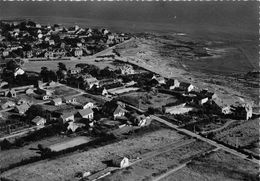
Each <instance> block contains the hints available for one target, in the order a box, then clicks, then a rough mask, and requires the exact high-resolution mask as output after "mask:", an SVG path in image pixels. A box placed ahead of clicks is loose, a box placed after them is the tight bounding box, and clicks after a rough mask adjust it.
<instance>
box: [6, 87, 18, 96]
mask: <svg viewBox="0 0 260 181" xmlns="http://www.w3.org/2000/svg"><path fill="white" fill-rule="evenodd" d="M5 95H6V97H16V91H15V90H14V89H10V90H8V91H6V92H5Z"/></svg>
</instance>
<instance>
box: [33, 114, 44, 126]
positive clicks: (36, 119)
mask: <svg viewBox="0 0 260 181" xmlns="http://www.w3.org/2000/svg"><path fill="white" fill-rule="evenodd" d="M42 119H43V120H45V119H44V118H43V117H41V116H36V117H35V118H33V120H32V122H33V123H35V124H36V123H38V122H39V121H41V120H42Z"/></svg>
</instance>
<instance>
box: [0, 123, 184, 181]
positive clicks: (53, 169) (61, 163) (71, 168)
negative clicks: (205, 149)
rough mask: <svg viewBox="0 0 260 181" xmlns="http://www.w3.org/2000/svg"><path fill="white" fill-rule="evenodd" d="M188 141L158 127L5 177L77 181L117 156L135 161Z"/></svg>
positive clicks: (39, 180)
mask: <svg viewBox="0 0 260 181" xmlns="http://www.w3.org/2000/svg"><path fill="white" fill-rule="evenodd" d="M185 138H186V137H184V136H182V135H180V134H178V133H176V132H175V131H173V130H171V129H168V128H162V127H158V128H156V129H155V130H154V131H153V132H146V133H144V134H141V135H136V136H132V137H131V136H130V137H129V138H128V139H123V140H121V141H119V142H116V143H112V144H109V145H105V146H101V147H98V148H93V149H90V150H88V151H79V152H75V153H73V154H68V155H64V156H59V157H56V158H55V159H50V160H44V161H40V162H37V163H34V164H29V165H26V166H22V167H19V168H15V169H12V170H9V171H7V172H4V173H3V174H2V175H1V176H2V177H6V178H9V179H18V180H28V181H29V180H35V179H37V180H38V181H41V180H44V181H48V180H51V181H54V180H74V179H75V178H74V174H75V173H76V172H85V171H90V172H96V171H99V170H103V169H105V168H107V164H106V162H107V161H109V160H111V159H112V158H114V157H115V156H116V155H119V156H126V157H128V158H130V159H134V158H137V157H140V155H142V154H145V153H148V152H151V151H153V150H155V149H157V148H158V147H162V146H165V145H168V144H173V143H175V142H178V141H180V140H183V139H185Z"/></svg>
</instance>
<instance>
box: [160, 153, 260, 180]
mask: <svg viewBox="0 0 260 181" xmlns="http://www.w3.org/2000/svg"><path fill="white" fill-rule="evenodd" d="M258 174H259V167H258V165H257V164H252V163H251V162H248V161H245V160H243V159H241V158H239V157H236V156H233V155H230V154H228V153H226V152H224V151H217V152H215V153H211V154H210V155H207V156H206V157H201V158H199V159H195V160H194V161H192V162H191V163H189V164H187V166H186V167H185V168H183V169H180V170H178V171H177V172H175V173H173V174H171V175H169V176H167V177H165V178H164V179H162V181H179V180H182V181H190V180H194V181H207V180H230V181H233V180H234V181H235V180H241V181H242V180H248V181H257V180H259V177H258Z"/></svg>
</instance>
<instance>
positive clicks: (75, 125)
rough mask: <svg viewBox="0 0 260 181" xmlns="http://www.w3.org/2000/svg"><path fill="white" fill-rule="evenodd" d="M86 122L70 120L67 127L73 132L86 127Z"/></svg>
mask: <svg viewBox="0 0 260 181" xmlns="http://www.w3.org/2000/svg"><path fill="white" fill-rule="evenodd" d="M84 126H85V124H83V123H75V122H72V121H71V122H69V125H68V127H67V130H71V131H72V132H73V133H74V132H75V131H76V130H77V129H78V128H82V127H84Z"/></svg>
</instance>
